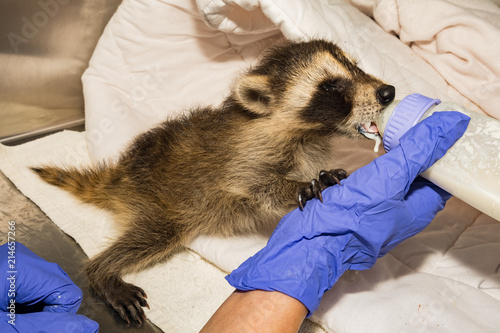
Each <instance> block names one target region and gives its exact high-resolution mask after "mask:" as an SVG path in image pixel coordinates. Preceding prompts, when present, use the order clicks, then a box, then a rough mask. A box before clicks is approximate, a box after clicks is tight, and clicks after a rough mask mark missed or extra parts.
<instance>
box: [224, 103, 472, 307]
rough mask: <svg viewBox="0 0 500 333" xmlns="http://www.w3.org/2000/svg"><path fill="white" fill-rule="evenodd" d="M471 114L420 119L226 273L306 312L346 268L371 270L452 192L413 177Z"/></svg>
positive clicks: (457, 135)
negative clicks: (295, 301)
mask: <svg viewBox="0 0 500 333" xmlns="http://www.w3.org/2000/svg"><path fill="white" fill-rule="evenodd" d="M469 120H470V118H469V117H467V116H466V115H464V114H462V113H459V112H440V113H436V114H434V115H432V116H431V117H429V118H427V119H425V120H423V121H422V122H421V123H419V124H417V125H416V126H415V127H413V128H412V129H410V130H409V131H408V132H407V133H406V134H405V135H403V136H402V137H401V139H400V144H399V146H397V147H396V148H395V149H393V150H391V151H390V152H389V153H387V154H385V155H383V156H381V157H379V158H377V159H375V160H374V161H373V162H372V163H370V164H368V165H367V166H365V167H363V168H361V169H358V170H357V171H355V172H354V173H353V174H352V175H351V176H350V177H349V178H347V179H345V180H343V181H342V182H341V186H333V187H330V188H327V189H326V190H324V191H323V203H321V202H320V201H319V200H311V201H309V202H308V203H307V205H306V207H305V208H304V210H303V211H301V210H300V209H296V210H294V211H292V212H291V213H289V214H288V215H286V216H285V217H284V218H283V219H282V220H281V222H280V223H279V225H278V226H277V228H276V230H275V231H274V233H273V235H272V236H271V238H270V240H269V242H268V244H267V245H266V247H264V248H263V249H262V250H261V251H259V252H258V253H257V254H256V255H255V256H253V257H251V258H249V259H248V260H247V261H245V262H244V263H243V264H242V265H241V266H240V267H239V268H237V269H236V270H234V271H233V272H232V273H231V274H230V275H228V276H227V277H226V279H227V281H228V282H229V283H230V284H231V285H232V286H233V287H235V288H237V289H240V290H255V289H261V290H268V291H273V290H274V291H280V292H282V293H285V294H287V295H289V296H292V297H294V298H296V299H298V300H299V301H301V302H302V303H303V304H304V305H305V306H306V307H307V309H308V311H309V315H310V314H311V313H313V312H314V311H315V310H316V309H317V308H318V306H319V302H320V300H321V297H322V296H323V294H324V292H325V291H327V290H328V289H330V288H331V287H332V286H333V285H334V284H335V282H336V281H337V280H338V278H339V277H340V276H341V275H342V274H343V273H344V272H345V271H346V270H349V269H353V270H363V269H368V268H370V267H372V266H373V265H374V264H375V261H376V260H377V258H379V257H381V256H383V255H385V254H386V253H387V252H389V251H390V250H391V249H393V248H394V247H395V246H396V245H398V244H399V243H401V242H402V241H403V240H405V239H407V238H409V237H411V236H413V235H415V234H417V233H418V232H420V231H422V230H423V229H424V228H425V227H426V226H427V225H428V224H429V223H430V222H431V221H432V219H433V218H434V216H435V215H436V214H437V213H438V212H439V211H440V210H442V209H443V208H444V205H445V203H446V201H447V200H448V199H449V198H450V197H451V195H450V194H449V193H447V192H445V191H444V190H442V189H440V188H439V187H437V186H436V185H434V184H432V183H430V182H428V181H425V180H423V179H422V178H417V177H418V175H419V174H420V173H422V172H423V171H425V170H426V169H427V168H429V167H430V166H431V165H432V164H433V163H434V162H436V161H437V160H438V159H440V158H441V157H442V156H443V155H444V154H445V153H446V151H447V150H448V149H449V148H450V147H451V146H452V145H453V144H454V143H455V142H456V141H457V140H458V139H459V138H460V137H461V136H462V135H463V133H464V132H465V130H466V128H467V125H468V123H469Z"/></svg>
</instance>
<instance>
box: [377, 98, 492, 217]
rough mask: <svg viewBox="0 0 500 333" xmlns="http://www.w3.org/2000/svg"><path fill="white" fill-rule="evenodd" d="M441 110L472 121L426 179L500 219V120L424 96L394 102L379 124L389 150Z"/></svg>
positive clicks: (425, 173) (429, 170)
mask: <svg viewBox="0 0 500 333" xmlns="http://www.w3.org/2000/svg"><path fill="white" fill-rule="evenodd" d="M439 111H459V112H462V113H464V114H466V115H467V116H469V117H470V118H471V120H470V123H469V126H468V127H467V130H466V132H465V134H464V135H463V136H462V137H461V138H460V139H459V140H458V141H457V142H456V143H455V145H454V146H453V147H452V148H451V149H450V150H448V152H447V153H446V155H445V156H443V157H442V158H441V159H440V160H439V161H437V162H436V163H435V164H434V165H433V166H432V167H431V168H429V169H428V170H427V171H425V172H424V173H422V175H421V176H422V177H424V178H426V179H427V180H429V181H431V182H433V183H434V184H436V185H438V186H439V187H441V188H442V189H444V190H446V191H448V192H449V193H451V194H453V195H454V196H456V197H457V198H459V199H461V200H463V201H465V202H467V203H468V204H469V205H471V206H473V207H475V208H476V209H478V210H480V211H482V212H483V213H485V214H488V215H490V216H491V217H493V218H495V219H497V220H500V121H499V120H497V119H494V118H491V117H488V116H486V115H482V114H479V113H477V112H473V111H470V110H468V109H466V108H464V107H462V106H459V105H456V104H453V103H441V101H440V100H437V99H431V98H428V97H425V96H422V95H420V94H412V95H409V96H407V97H405V98H404V99H402V100H401V101H394V102H393V103H391V104H390V105H389V106H388V107H387V108H386V109H385V110H384V111H383V112H382V114H381V116H380V119H379V121H378V123H377V126H378V130H379V132H380V134H381V135H382V137H383V144H384V148H385V150H386V151H389V150H391V149H392V148H394V147H396V146H397V145H398V144H399V138H400V137H401V136H402V135H403V134H404V133H405V132H406V131H407V130H408V129H410V128H411V127H412V126H414V125H415V124H416V123H418V122H419V121H420V120H422V119H424V118H426V117H428V116H430V115H431V114H433V113H434V112H439Z"/></svg>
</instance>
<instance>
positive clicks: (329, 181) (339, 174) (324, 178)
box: [319, 169, 349, 190]
mask: <svg viewBox="0 0 500 333" xmlns="http://www.w3.org/2000/svg"><path fill="white" fill-rule="evenodd" d="M347 177H349V174H348V173H347V171H345V170H344V169H333V170H330V171H325V170H321V171H320V173H319V182H320V183H321V185H322V186H321V190H324V189H325V188H327V187H329V186H333V185H340V181H341V180H343V179H346V178H347Z"/></svg>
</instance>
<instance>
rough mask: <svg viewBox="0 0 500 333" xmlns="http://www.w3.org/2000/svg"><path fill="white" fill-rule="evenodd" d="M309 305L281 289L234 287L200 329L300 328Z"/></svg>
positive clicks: (260, 329)
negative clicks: (235, 289)
mask: <svg viewBox="0 0 500 333" xmlns="http://www.w3.org/2000/svg"><path fill="white" fill-rule="evenodd" d="M306 315H307V309H306V307H305V306H304V305H303V304H302V303H301V302H299V301H298V300H296V299H295V298H292V297H290V296H288V295H285V294H283V293H280V292H278V291H263V290H253V291H247V292H243V291H238V290H237V291H235V292H234V293H233V294H231V296H229V297H228V299H227V300H226V301H225V302H224V303H223V304H222V305H221V307H220V308H219V309H218V310H217V312H216V313H215V314H214V315H213V316H212V318H211V319H210V320H209V321H208V322H207V324H206V325H205V327H204V328H203V329H202V330H201V332H202V333H211V332H217V333H219V332H259V333H261V332H262V333H265V332H297V331H298V330H299V328H300V325H301V324H302V321H303V320H304V318H305V316H306Z"/></svg>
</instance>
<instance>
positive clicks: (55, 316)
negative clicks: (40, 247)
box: [0, 242, 99, 333]
mask: <svg viewBox="0 0 500 333" xmlns="http://www.w3.org/2000/svg"><path fill="white" fill-rule="evenodd" d="M9 256H10V257H14V259H15V262H13V261H9V260H8V259H10V258H9ZM11 264H14V266H10V265H11ZM11 271H15V272H16V273H10V272H11ZM14 288H15V297H12V296H13V295H12V292H13V289H14ZM12 298H14V299H15V303H14V306H12V305H11V299H12ZM40 302H42V303H43V304H44V306H43V310H42V311H41V312H32V313H23V314H19V313H18V310H19V305H20V304H23V305H24V306H32V305H34V304H37V303H40ZM81 302H82V291H81V290H80V288H78V287H77V286H76V285H75V284H74V283H73V281H71V279H70V278H69V276H68V275H67V274H66V273H65V272H64V271H63V270H62V269H61V267H59V265H57V264H55V263H50V262H47V261H46V260H44V259H42V258H40V257H38V256H37V255H36V254H34V253H33V252H31V251H30V250H29V249H28V248H26V247H25V246H24V245H22V244H21V243H14V242H11V243H6V244H4V245H2V246H0V316H1V318H0V332H5V333H7V332H22V333H28V332H29V333H34V332H68V333H70V332H71V333H76V332H78V333H88V332H92V333H93V332H98V331H99V325H98V324H97V323H96V322H95V321H92V320H90V319H88V318H87V317H85V316H82V315H77V314H76V311H77V310H78V308H79V307H80V304H81ZM12 324H15V325H12Z"/></svg>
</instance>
